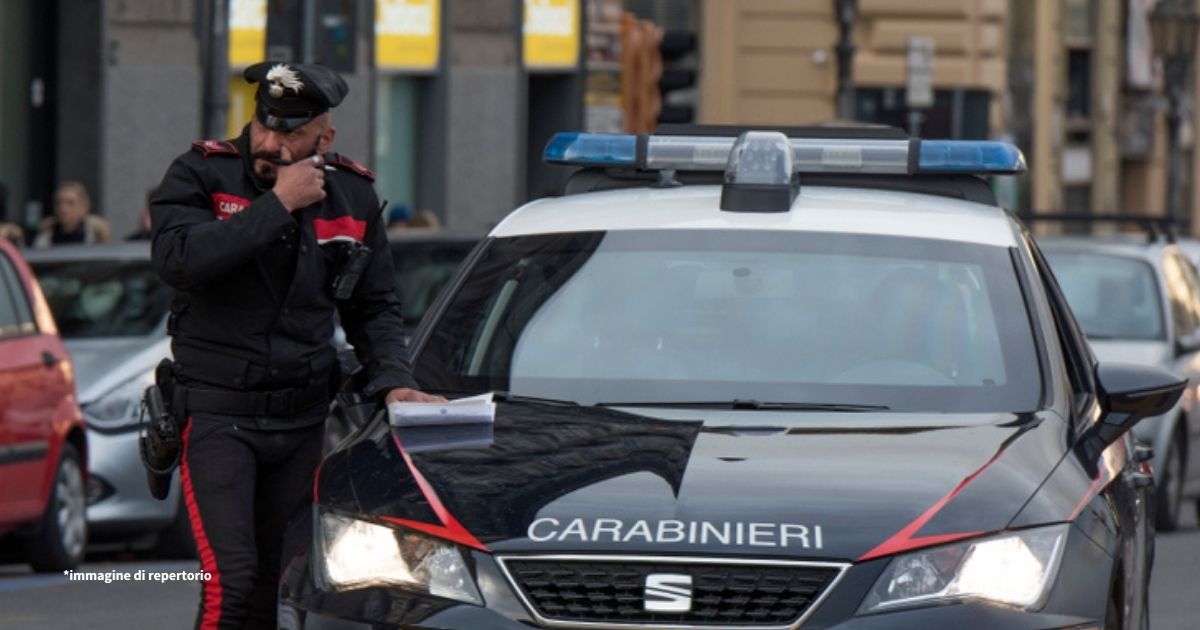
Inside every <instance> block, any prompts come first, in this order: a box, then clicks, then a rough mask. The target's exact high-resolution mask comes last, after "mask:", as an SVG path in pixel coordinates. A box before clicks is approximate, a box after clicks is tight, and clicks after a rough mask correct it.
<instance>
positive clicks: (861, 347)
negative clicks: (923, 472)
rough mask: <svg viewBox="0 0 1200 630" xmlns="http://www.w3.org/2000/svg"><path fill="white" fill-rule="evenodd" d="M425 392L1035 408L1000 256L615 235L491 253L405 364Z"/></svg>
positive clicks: (894, 244) (915, 244)
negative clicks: (410, 364)
mask: <svg viewBox="0 0 1200 630" xmlns="http://www.w3.org/2000/svg"><path fill="white" fill-rule="evenodd" d="M416 366H417V378H418V380H420V382H421V383H422V384H423V385H425V386H426V387H429V388H432V389H438V390H444V391H450V392H464V393H466V392H478V391H483V390H488V389H492V390H507V391H510V392H512V393H513V394H521V395H528V396H538V397H545V398H555V399H565V400H571V401H575V402H579V403H581V404H593V403H619V402H628V403H654V402H673V403H683V402H688V401H693V402H713V401H726V400H728V401H734V400H739V401H746V400H753V401H762V402H775V403H786V402H799V403H824V404H858V405H886V406H887V407H889V408H891V409H902V410H924V411H1024V410H1032V409H1033V408H1034V407H1035V406H1036V404H1037V400H1038V398H1039V395H1040V389H1039V387H1040V386H1039V383H1040V374H1039V371H1038V362H1037V359H1036V356H1035V353H1034V346H1033V340H1032V335H1031V332H1030V328H1029V320H1028V317H1027V314H1026V310H1025V306H1024V301H1023V299H1022V295H1021V292H1020V290H1019V287H1018V285H1017V281H1016V275H1015V271H1014V267H1013V264H1012V261H1011V259H1010V257H1009V252H1008V250H1006V249H1004V248H999V247H988V246H979V245H964V244H957V243H950V242H944V241H934V240H925V239H913V238H896V237H880V236H868V235H840V234H820V235H816V234H808V233H795V232H785V233H781V232H758V231H736V232H735V231H713V230H697V231H680V230H671V231H621V232H608V233H601V232H591V233H570V234H557V235H538V236H525V237H515V238H504V239H498V240H495V241H492V242H491V243H489V246H488V248H487V251H486V252H485V253H484V255H483V256H482V258H481V259H480V260H479V261H478V262H477V263H476V264H475V266H474V268H473V269H472V271H471V273H470V275H469V277H468V279H467V280H466V283H465V284H464V285H463V286H462V287H461V288H460V289H459V290H458V292H457V294H456V295H455V296H454V298H453V300H452V302H451V304H450V306H449V308H448V310H447V311H446V312H445V314H444V315H443V316H442V317H441V318H440V319H439V321H438V322H436V324H435V326H434V328H433V330H432V331H431V336H430V338H429V340H428V341H427V343H426V344H425V345H424V347H423V348H422V350H421V352H420V354H419V355H418V356H417V358H416Z"/></svg>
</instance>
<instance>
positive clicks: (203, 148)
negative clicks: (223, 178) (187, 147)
mask: <svg viewBox="0 0 1200 630" xmlns="http://www.w3.org/2000/svg"><path fill="white" fill-rule="evenodd" d="M192 149H193V150H195V151H199V152H200V153H201V154H203V155H204V157H211V156H214V155H238V150H237V147H236V146H234V145H233V143H232V142H226V141H225V140H197V141H195V142H193V143H192Z"/></svg>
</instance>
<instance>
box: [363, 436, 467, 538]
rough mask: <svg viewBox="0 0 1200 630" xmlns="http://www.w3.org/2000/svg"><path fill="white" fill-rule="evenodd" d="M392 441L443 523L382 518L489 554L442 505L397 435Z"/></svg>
mask: <svg viewBox="0 0 1200 630" xmlns="http://www.w3.org/2000/svg"><path fill="white" fill-rule="evenodd" d="M392 439H393V440H395V442H396V448H397V449H399V450H400V455H401V456H403V457H404V463H405V464H408V470H409V472H411V473H412V476H413V479H415V480H416V481H417V487H419V488H420V489H421V494H423V495H425V501H427V502H428V503H429V507H430V508H432V509H433V513H434V514H436V515H437V517H438V520H440V521H441V522H442V525H434V524H433V523H422V522H420V521H410V520H408V519H404V518H393V517H388V516H384V517H381V518H382V519H383V520H385V521H388V522H390V523H395V524H397V525H403V526H405V527H409V528H412V529H415V530H418V531H422V532H425V533H426V534H432V535H434V536H437V537H438V538H444V539H446V540H449V541H450V542H454V543H458V544H460V545H464V546H467V547H471V548H474V549H478V550H480V551H484V552H487V551H488V548H487V547H486V546H484V544H483V543H481V542H479V539H478V538H475V536H474V535H473V534H471V532H469V531H467V528H465V527H463V526H462V523H459V522H458V519H456V518H454V515H452V514H450V510H447V509H446V506H445V505H442V501H441V500H440V499H438V496H437V493H435V492H434V491H433V486H430V485H429V482H428V481H426V480H425V477H424V476H422V475H421V472H420V471H419V470H417V467H416V466H415V465H413V461H412V458H411V457H409V456H408V452H407V451H405V450H404V445H403V444H401V443H400V438H399V437H397V436H396V434H395V433H392Z"/></svg>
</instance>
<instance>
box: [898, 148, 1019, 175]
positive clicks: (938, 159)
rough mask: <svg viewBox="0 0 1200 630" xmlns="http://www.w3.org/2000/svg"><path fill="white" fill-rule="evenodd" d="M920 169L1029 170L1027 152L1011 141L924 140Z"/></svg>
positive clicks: (933, 171) (996, 173) (1010, 171)
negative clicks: (1027, 167) (1022, 153)
mask: <svg viewBox="0 0 1200 630" xmlns="http://www.w3.org/2000/svg"><path fill="white" fill-rule="evenodd" d="M917 172H922V173H979V174H989V173H990V174H994V175H1006V174H1007V175H1012V174H1016V173H1023V172H1025V156H1024V155H1021V150H1020V149H1018V148H1017V147H1015V146H1013V145H1011V144H1008V143H1007V142H990V141H969V140H922V141H921V154H920V157H919V159H918V160H917Z"/></svg>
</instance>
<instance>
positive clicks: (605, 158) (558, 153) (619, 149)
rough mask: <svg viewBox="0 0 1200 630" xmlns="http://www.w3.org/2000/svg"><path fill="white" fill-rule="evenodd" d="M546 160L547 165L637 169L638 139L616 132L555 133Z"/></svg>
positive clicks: (547, 149) (548, 146)
mask: <svg viewBox="0 0 1200 630" xmlns="http://www.w3.org/2000/svg"><path fill="white" fill-rule="evenodd" d="M542 159H543V160H545V161H546V163H547V164H573V165H576V166H637V136H634V135H628V134H615V133H577V132H563V133H556V134H554V137H553V138H550V142H549V143H548V144H547V145H546V152H545V153H544V154H543V156H542Z"/></svg>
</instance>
